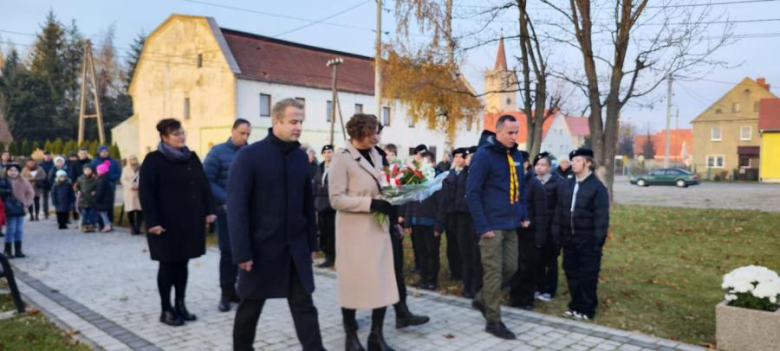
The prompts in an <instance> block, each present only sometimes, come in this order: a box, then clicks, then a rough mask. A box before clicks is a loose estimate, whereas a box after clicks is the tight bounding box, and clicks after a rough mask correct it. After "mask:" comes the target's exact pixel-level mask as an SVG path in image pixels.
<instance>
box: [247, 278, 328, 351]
mask: <svg viewBox="0 0 780 351" xmlns="http://www.w3.org/2000/svg"><path fill="white" fill-rule="evenodd" d="M291 264H292V263H291ZM289 294H290V295H289V296H288V297H287V304H288V305H289V306H290V312H291V313H292V318H293V323H294V324H295V333H296V334H297V335H298V340H299V341H300V342H301V345H302V346H303V349H304V350H317V351H319V350H322V349H323V347H322V335H321V334H320V323H319V320H318V317H317V307H314V301H313V300H312V298H311V295H309V294H307V293H306V290H305V289H304V288H303V284H301V280H300V279H299V278H298V270H297V269H296V268H295V266H294V265H293V267H292V269H290V291H289ZM263 305H265V299H242V300H241V303H239V304H238V309H236V320H235V324H234V325H233V350H236V351H239V350H240V351H244V350H254V348H253V347H252V344H253V343H254V342H255V334H256V332H257V322H258V320H259V319H260V314H261V312H263Z"/></svg>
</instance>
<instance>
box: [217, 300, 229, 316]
mask: <svg viewBox="0 0 780 351" xmlns="http://www.w3.org/2000/svg"><path fill="white" fill-rule="evenodd" d="M217 309H218V310H219V311H220V312H229V311H230V299H228V298H227V297H226V296H222V298H220V299H219V305H217Z"/></svg>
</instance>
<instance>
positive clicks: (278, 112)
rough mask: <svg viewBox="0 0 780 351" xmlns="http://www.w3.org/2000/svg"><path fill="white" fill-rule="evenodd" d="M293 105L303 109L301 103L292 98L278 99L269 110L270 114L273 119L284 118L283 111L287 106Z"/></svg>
mask: <svg viewBox="0 0 780 351" xmlns="http://www.w3.org/2000/svg"><path fill="white" fill-rule="evenodd" d="M290 106H292V107H295V108H297V109H299V110H303V104H302V103H301V102H300V101H298V100H295V99H293V98H287V99H283V100H279V101H278V102H277V103H276V104H274V109H273V111H272V112H271V114H272V115H273V116H274V119H276V120H280V121H281V120H284V111H286V110H287V108H288V107H290Z"/></svg>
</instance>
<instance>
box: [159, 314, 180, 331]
mask: <svg viewBox="0 0 780 351" xmlns="http://www.w3.org/2000/svg"><path fill="white" fill-rule="evenodd" d="M160 323H163V324H167V325H170V326H172V327H180V326H182V325H184V321H183V320H182V319H181V317H179V316H178V315H177V314H176V313H174V312H173V311H163V313H162V314H161V315H160Z"/></svg>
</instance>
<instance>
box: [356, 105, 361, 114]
mask: <svg viewBox="0 0 780 351" xmlns="http://www.w3.org/2000/svg"><path fill="white" fill-rule="evenodd" d="M355 113H363V104H355Z"/></svg>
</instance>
